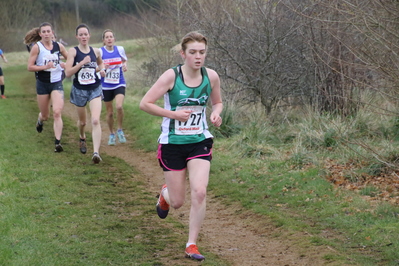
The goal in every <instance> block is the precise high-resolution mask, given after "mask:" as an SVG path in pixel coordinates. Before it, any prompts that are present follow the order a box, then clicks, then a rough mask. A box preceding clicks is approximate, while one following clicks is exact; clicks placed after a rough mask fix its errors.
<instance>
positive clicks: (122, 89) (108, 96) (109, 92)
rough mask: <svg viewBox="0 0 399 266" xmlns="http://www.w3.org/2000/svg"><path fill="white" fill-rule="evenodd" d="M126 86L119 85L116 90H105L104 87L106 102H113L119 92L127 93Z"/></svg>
mask: <svg viewBox="0 0 399 266" xmlns="http://www.w3.org/2000/svg"><path fill="white" fill-rule="evenodd" d="M125 91H126V88H125V87H118V88H116V89H114V90H104V89H103V96H104V99H103V100H104V102H112V101H113V100H114V99H115V96H116V95H118V94H122V95H125Z"/></svg>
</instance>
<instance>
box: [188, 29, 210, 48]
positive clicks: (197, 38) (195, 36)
mask: <svg viewBox="0 0 399 266" xmlns="http://www.w3.org/2000/svg"><path fill="white" fill-rule="evenodd" d="M189 42H203V43H205V46H207V45H208V40H207V39H206V37H205V36H204V35H202V34H201V33H199V32H197V31H192V32H189V33H187V34H186V36H184V37H183V39H182V41H181V49H182V50H183V51H186V49H187V43H189Z"/></svg>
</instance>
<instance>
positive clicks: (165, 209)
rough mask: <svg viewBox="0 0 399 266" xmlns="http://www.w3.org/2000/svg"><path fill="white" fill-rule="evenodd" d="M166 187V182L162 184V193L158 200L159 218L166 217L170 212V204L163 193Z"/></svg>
mask: <svg viewBox="0 0 399 266" xmlns="http://www.w3.org/2000/svg"><path fill="white" fill-rule="evenodd" d="M165 189H166V184H165V185H163V186H162V189H161V193H160V194H159V198H158V202H157V205H156V206H157V213H158V216H159V218H161V219H165V218H166V216H168V213H169V204H168V203H167V202H166V200H165V198H164V197H163V195H162V192H163V191H164V190H165Z"/></svg>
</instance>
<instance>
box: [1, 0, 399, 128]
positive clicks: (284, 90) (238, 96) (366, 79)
mask: <svg viewBox="0 0 399 266" xmlns="http://www.w3.org/2000/svg"><path fill="white" fill-rule="evenodd" d="M398 14H399V2H397V1H380V0H358V1H356V0H351V1H345V0H318V1H317V0H316V1H315V0H301V1H297V0H280V1H277V0H253V1H246V0H218V1H216V0H164V1H161V0H150V1H145V0H80V1H79V0H35V1H33V0H2V1H1V2H0V32H1V36H2V38H1V39H0V47H1V48H2V49H3V50H4V51H5V52H12V51H18V50H23V49H25V46H24V45H23V43H22V39H23V37H24V35H25V33H26V32H27V31H28V30H30V29H31V28H32V27H36V26H38V25H39V24H40V23H41V22H44V21H48V22H50V23H52V24H53V25H54V27H55V31H56V35H57V37H58V38H62V39H63V40H64V41H65V42H67V43H68V44H69V45H75V44H76V39H75V36H74V34H75V33H74V30H75V28H76V25H77V24H78V22H79V23H80V22H83V23H86V24H88V25H89V26H90V27H91V30H92V40H91V42H92V43H95V42H101V33H102V31H103V30H104V29H106V28H111V29H113V30H114V31H115V34H116V37H117V39H118V40H126V39H137V38H150V37H152V39H151V40H152V41H151V42H150V43H149V45H152V46H153V47H154V55H153V58H148V60H147V62H146V63H145V64H144V65H143V68H144V70H146V71H147V74H148V76H149V78H150V79H151V81H153V80H154V79H155V78H156V77H158V76H159V74H160V73H161V72H162V71H164V69H165V68H168V67H170V66H171V65H172V64H174V62H175V61H176V56H174V55H172V54H171V53H170V52H169V51H170V50H169V49H170V48H171V47H173V46H174V45H176V44H177V43H179V41H180V39H181V37H182V36H183V35H184V34H185V33H187V32H188V31H191V30H199V31H201V32H203V33H204V34H205V35H206V36H207V37H208V38H209V41H210V42H209V44H210V48H211V49H210V52H209V55H208V62H207V65H208V66H209V67H212V68H214V69H216V70H217V71H218V73H219V74H220V76H221V77H222V79H223V82H224V84H223V88H224V95H225V99H226V101H228V102H232V103H234V104H235V105H236V106H235V108H240V107H243V108H247V107H248V106H254V105H256V106H261V110H260V111H261V112H264V113H265V114H266V115H267V116H268V117H269V118H270V119H271V121H273V119H275V120H276V121H281V119H285V117H286V114H287V110H293V109H294V110H295V109H296V108H310V109H311V110H313V111H316V112H319V113H329V114H333V115H339V116H342V117H348V116H355V115H356V114H357V113H358V111H359V110H360V108H368V109H369V110H372V111H373V112H377V113H378V114H383V115H384V116H388V117H390V118H392V119H393V120H392V121H393V122H394V123H396V122H395V121H396V117H397V100H398V89H397V88H398V77H399V75H398V74H399V73H398V46H399V35H398V30H397V29H398V28H399V27H398V23H399V16H398ZM165 48H167V50H165ZM372 99H374V100H372ZM376 99H379V100H381V101H376ZM397 125H398V126H399V123H398V124H397Z"/></svg>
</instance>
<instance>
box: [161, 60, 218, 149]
mask: <svg viewBox="0 0 399 266" xmlns="http://www.w3.org/2000/svg"><path fill="white" fill-rule="evenodd" d="M180 68H181V65H178V66H176V67H173V68H172V69H173V70H174V71H175V74H176V77H175V85H174V86H173V88H172V90H170V91H168V92H167V93H165V95H164V108H165V109H167V110H171V111H176V110H182V109H188V110H191V111H192V113H191V115H190V118H189V119H188V121H187V122H184V123H183V122H180V121H178V120H175V119H170V118H167V117H164V118H163V121H162V126H161V131H162V133H161V135H160V136H159V139H158V142H159V143H161V144H190V143H198V142H201V141H203V140H204V139H207V138H212V137H213V136H212V134H211V133H210V132H209V130H208V124H207V122H206V105H207V102H208V99H209V97H210V95H211V91H212V88H211V83H210V81H209V78H208V73H207V71H206V69H205V67H202V68H201V74H202V82H201V84H200V85H199V86H198V87H188V86H186V85H185V84H184V81H183V79H182V76H181V74H180V73H181V72H180Z"/></svg>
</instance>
